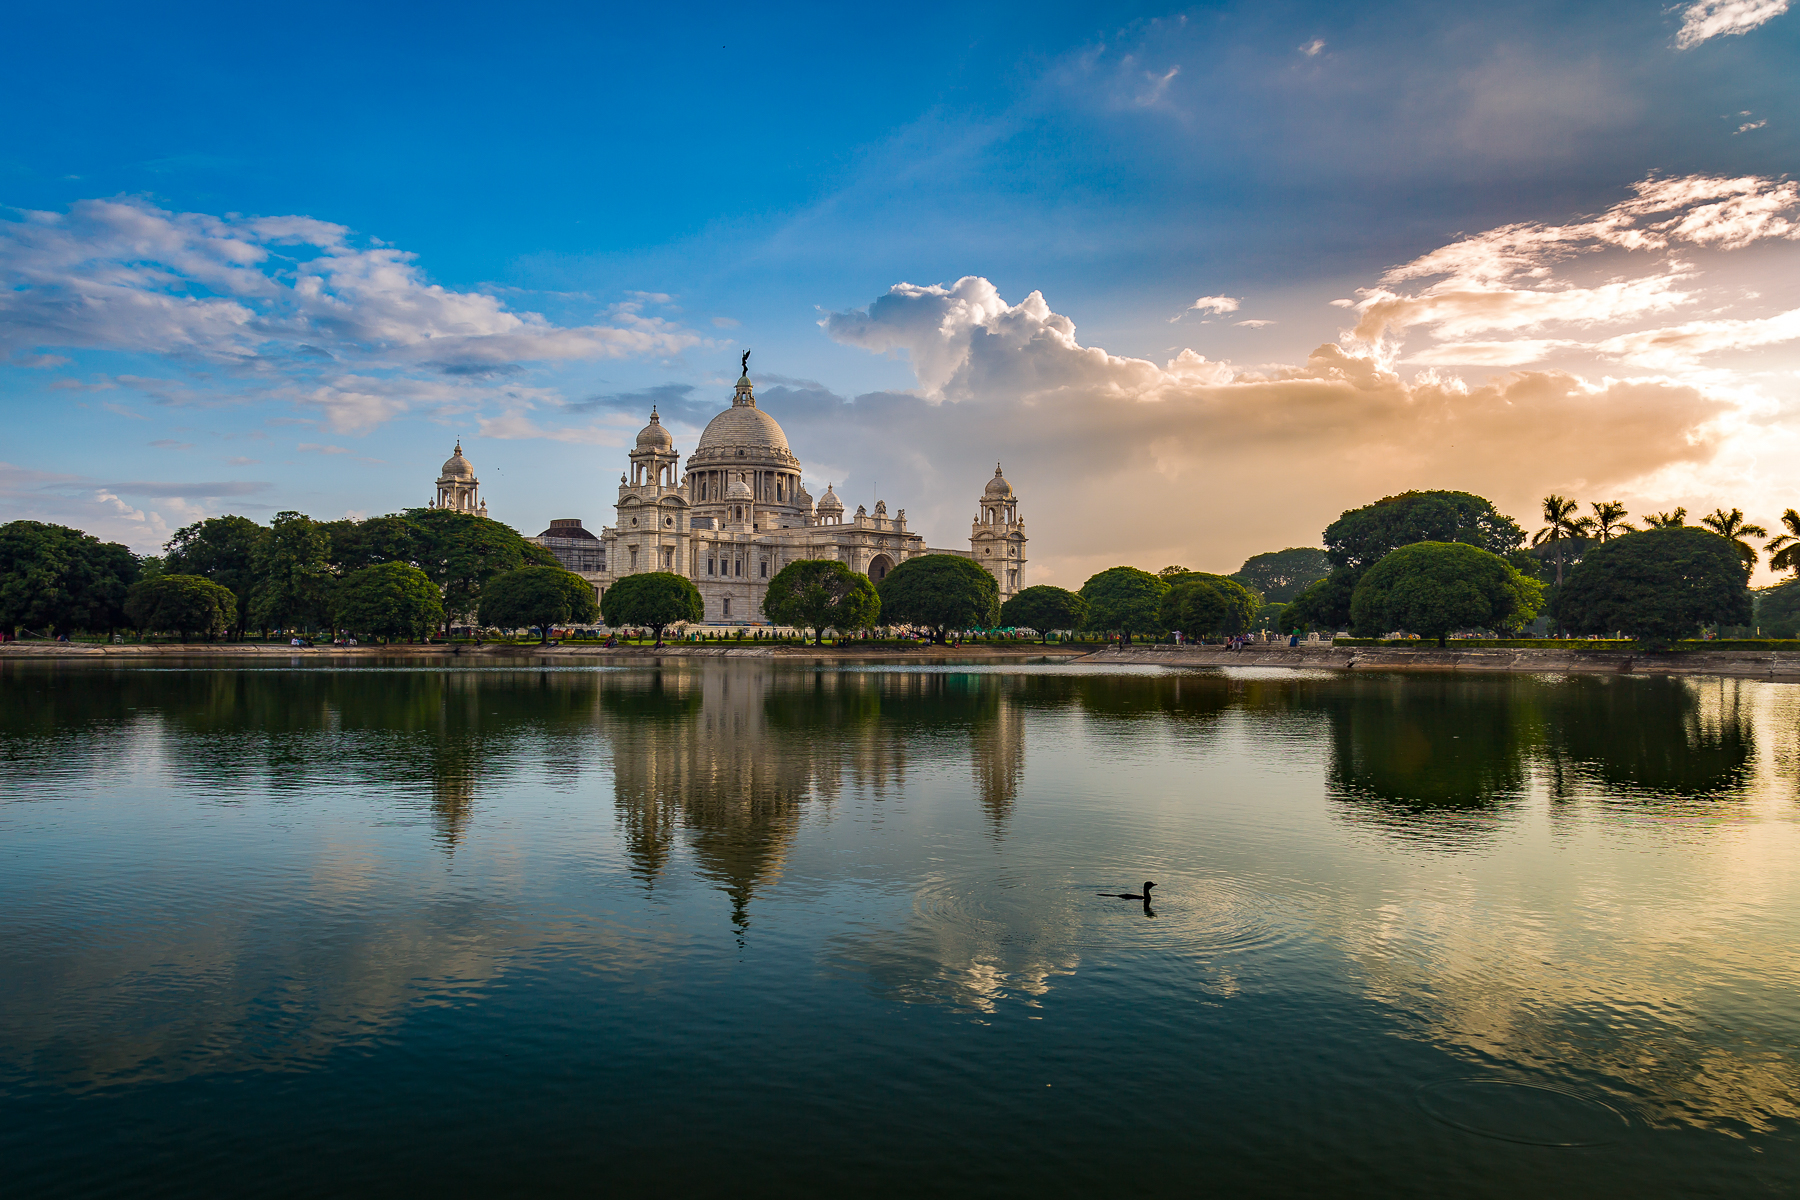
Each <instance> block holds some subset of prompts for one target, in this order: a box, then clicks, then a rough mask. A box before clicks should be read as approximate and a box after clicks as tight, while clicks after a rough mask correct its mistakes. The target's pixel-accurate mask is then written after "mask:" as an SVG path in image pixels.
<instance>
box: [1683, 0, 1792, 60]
mask: <svg viewBox="0 0 1800 1200" xmlns="http://www.w3.org/2000/svg"><path fill="white" fill-rule="evenodd" d="M1787 10H1788V0H1695V3H1693V4H1690V5H1688V6H1687V7H1686V8H1684V9H1682V10H1681V28H1680V30H1678V31H1677V32H1676V34H1675V45H1676V46H1677V47H1678V48H1679V49H1682V50H1688V49H1692V48H1693V47H1695V46H1698V45H1699V44H1700V43H1701V42H1704V41H1706V40H1708V39H1709V38H1716V37H1726V36H1729V35H1732V34H1744V33H1749V32H1750V31H1751V30H1752V29H1755V28H1756V27H1757V26H1759V25H1761V24H1763V23H1764V22H1766V21H1772V20H1774V19H1775V18H1776V17H1779V16H1780V15H1781V14H1782V13H1784V12H1786V11H1787Z"/></svg>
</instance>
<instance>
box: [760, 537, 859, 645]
mask: <svg viewBox="0 0 1800 1200" xmlns="http://www.w3.org/2000/svg"><path fill="white" fill-rule="evenodd" d="M762 606H763V613H764V615H766V616H767V617H768V618H769V619H770V620H771V621H776V622H778V623H780V624H782V625H794V626H797V627H799V628H800V629H802V630H806V629H810V630H812V631H813V635H814V637H815V638H816V639H817V640H818V643H819V644H820V645H824V644H825V631H826V630H827V629H840V630H843V629H867V628H869V627H870V626H872V625H874V624H875V623H876V621H877V620H879V619H880V617H881V594H880V593H879V592H878V591H876V588H875V584H874V583H873V582H871V581H870V579H869V577H868V576H867V575H864V574H862V573H860V572H858V571H852V570H851V569H850V567H849V565H848V564H846V563H842V562H839V561H838V560H836V559H834V558H808V559H801V560H800V561H798V562H791V563H789V564H788V565H787V566H785V567H783V568H781V570H779V571H777V572H776V573H775V578H773V579H771V580H769V588H768V591H767V592H766V593H765V594H764V596H763V604H762Z"/></svg>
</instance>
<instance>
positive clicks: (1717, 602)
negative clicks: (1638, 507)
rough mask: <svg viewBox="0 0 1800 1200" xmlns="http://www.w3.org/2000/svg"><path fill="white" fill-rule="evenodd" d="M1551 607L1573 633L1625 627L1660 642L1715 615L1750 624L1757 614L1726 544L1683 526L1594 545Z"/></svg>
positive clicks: (1703, 531) (1638, 636) (1686, 632)
mask: <svg viewBox="0 0 1800 1200" xmlns="http://www.w3.org/2000/svg"><path fill="white" fill-rule="evenodd" d="M1553 608H1554V615H1555V617H1556V619H1557V620H1558V621H1559V622H1561V623H1562V624H1563V625H1564V626H1565V627H1567V628H1569V629H1571V630H1573V631H1575V632H1576V633H1611V632H1613V631H1614V630H1624V631H1625V632H1626V633H1628V634H1630V635H1631V636H1632V637H1634V638H1636V639H1638V640H1639V641H1643V642H1649V643H1652V644H1658V645H1661V644H1666V643H1668V642H1672V641H1676V640H1678V639H1681V638H1686V637H1692V636H1694V634H1695V632H1696V631H1697V630H1698V629H1699V627H1700V626H1701V625H1703V624H1708V623H1711V622H1715V621H1716V622H1719V623H1721V624H1726V625H1745V624H1748V623H1749V622H1750V621H1751V619H1752V615H1753V612H1754V609H1753V606H1752V603H1751V598H1750V589H1749V588H1747V587H1746V586H1745V584H1744V569H1743V566H1742V563H1741V560H1740V559H1739V558H1738V555H1737V551H1736V550H1735V549H1734V548H1733V547H1732V545H1731V543H1730V542H1728V541H1726V540H1725V539H1724V538H1722V537H1720V536H1719V535H1718V534H1716V533H1713V532H1712V531H1711V530H1708V529H1699V528H1696V527H1693V526H1684V525H1674V526H1664V527H1657V528H1652V529H1647V530H1645V531H1644V532H1642V533H1637V534H1633V535H1632V536H1631V537H1628V538H1615V539H1614V540H1612V541H1610V542H1607V543H1606V544H1605V545H1603V546H1596V547H1594V548H1593V549H1592V550H1590V551H1588V553H1587V556H1586V557H1585V558H1583V559H1582V561H1581V565H1580V566H1578V567H1576V568H1575V570H1574V571H1573V572H1571V573H1570V575H1569V582H1568V583H1567V584H1566V585H1564V586H1563V587H1562V588H1561V589H1560V590H1559V591H1558V592H1557V595H1556V599H1555V601H1554V604H1553Z"/></svg>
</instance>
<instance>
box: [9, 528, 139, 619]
mask: <svg viewBox="0 0 1800 1200" xmlns="http://www.w3.org/2000/svg"><path fill="white" fill-rule="evenodd" d="M138 573H139V567H138V560H137V558H136V556H134V555H133V554H132V553H131V551H130V550H128V549H126V548H125V547H124V546H121V545H119V544H118V543H116V542H102V541H101V540H100V539H99V538H97V537H94V536H93V535H91V534H87V533H83V532H82V531H81V530H79V529H70V528H69V527H67V526H65V525H46V524H43V523H41V522H38V521H13V522H11V523H9V524H6V525H0V629H5V630H9V631H11V630H16V629H18V628H19V627H20V626H25V627H26V628H36V629H40V630H46V631H51V630H53V631H55V632H56V633H70V632H73V631H74V630H76V629H112V628H115V627H117V626H119V625H122V624H124V623H125V621H126V617H125V594H126V589H127V588H129V587H130V586H131V584H132V583H133V581H135V580H136V579H137V577H138Z"/></svg>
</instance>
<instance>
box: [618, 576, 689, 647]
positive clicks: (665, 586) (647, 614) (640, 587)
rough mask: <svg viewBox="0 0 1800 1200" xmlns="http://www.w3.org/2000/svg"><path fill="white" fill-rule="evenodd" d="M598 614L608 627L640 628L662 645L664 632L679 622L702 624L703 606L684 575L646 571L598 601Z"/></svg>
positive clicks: (629, 578)
mask: <svg viewBox="0 0 1800 1200" xmlns="http://www.w3.org/2000/svg"><path fill="white" fill-rule="evenodd" d="M600 615H601V617H602V618H603V619H604V620H605V621H606V623H607V624H608V625H611V626H612V627H613V628H615V629H616V628H618V627H619V626H621V625H643V626H645V627H647V628H648V629H650V630H651V631H652V632H653V633H654V634H655V636H656V644H657V645H659V646H660V645H662V635H663V630H664V629H666V628H668V627H669V626H670V625H673V624H675V623H676V622H678V621H704V620H705V619H706V606H705V604H704V603H703V602H702V601H701V599H700V589H698V588H696V587H695V586H694V584H693V581H691V580H690V579H688V577H687V576H685V575H677V574H675V573H674V572H672V571H646V572H644V573H643V574H641V575H627V576H625V578H623V579H621V580H619V581H618V582H617V583H615V584H613V585H612V586H611V587H609V588H607V589H606V594H605V595H604V596H602V597H601V598H600Z"/></svg>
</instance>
